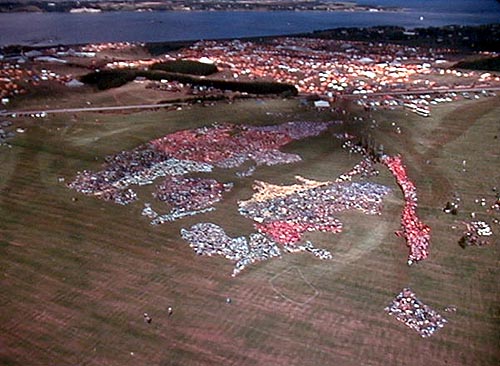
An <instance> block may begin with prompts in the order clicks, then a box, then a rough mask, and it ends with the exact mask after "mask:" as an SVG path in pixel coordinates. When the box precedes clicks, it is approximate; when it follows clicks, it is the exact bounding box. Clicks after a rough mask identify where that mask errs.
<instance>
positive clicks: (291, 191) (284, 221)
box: [238, 180, 390, 246]
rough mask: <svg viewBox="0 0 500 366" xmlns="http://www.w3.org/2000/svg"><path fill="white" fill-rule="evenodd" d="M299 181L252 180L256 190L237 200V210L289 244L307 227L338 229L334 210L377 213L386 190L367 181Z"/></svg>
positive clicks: (320, 229) (258, 227)
mask: <svg viewBox="0 0 500 366" xmlns="http://www.w3.org/2000/svg"><path fill="white" fill-rule="evenodd" d="M303 182H304V184H303V185H300V184H295V185H292V186H274V185H269V184H266V183H263V182H256V184H255V185H254V189H255V190H256V191H257V192H256V194H255V195H254V196H253V197H252V198H251V199H250V200H247V201H240V202H239V203H238V204H239V212H240V214H241V215H243V216H245V217H248V218H250V219H252V220H253V221H254V222H255V227H256V229H257V230H258V231H259V232H261V233H264V234H266V235H268V236H269V237H271V238H272V239H273V240H275V241H276V242H278V243H280V244H283V245H289V246H293V245H294V244H295V243H297V242H299V241H301V240H302V235H303V233H305V232H308V231H322V232H333V233H338V232H340V231H342V223H341V222H340V220H338V219H337V218H336V217H335V216H336V214H337V213H338V212H342V211H344V210H349V209H357V210H360V211H362V212H363V213H367V214H380V210H381V204H382V198H383V197H384V196H385V195H386V194H387V193H389V191H390V189H389V188H387V187H385V186H382V185H380V184H374V183H369V182H359V183H358V182H355V183H335V182H316V181H310V180H305V181H303Z"/></svg>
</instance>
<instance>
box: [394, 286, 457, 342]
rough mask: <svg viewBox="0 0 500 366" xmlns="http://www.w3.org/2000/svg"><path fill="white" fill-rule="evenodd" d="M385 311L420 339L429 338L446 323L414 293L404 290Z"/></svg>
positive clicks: (407, 289)
mask: <svg viewBox="0 0 500 366" xmlns="http://www.w3.org/2000/svg"><path fill="white" fill-rule="evenodd" d="M385 311H386V312H387V313H388V314H390V315H393V316H395V317H396V319H397V320H399V321H400V322H402V323H403V324H405V325H406V326H407V327H410V328H411V329H413V330H415V331H417V332H418V334H420V336H421V337H422V338H427V337H430V336H432V335H433V334H434V332H436V331H437V330H438V329H439V328H442V327H444V325H445V324H446V323H447V322H448V321H447V320H446V319H445V318H443V317H442V316H441V315H440V314H438V313H437V312H436V311H435V310H433V309H432V308H430V307H429V306H427V305H425V304H424V303H423V302H422V301H420V300H419V299H418V298H417V297H416V295H415V293H414V292H413V291H412V290H411V289H409V288H404V289H403V290H402V291H401V292H400V293H399V294H398V295H397V296H396V297H395V298H394V300H392V302H391V303H390V304H389V306H387V307H386V308H385Z"/></svg>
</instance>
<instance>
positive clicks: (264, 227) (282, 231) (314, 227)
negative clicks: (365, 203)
mask: <svg viewBox="0 0 500 366" xmlns="http://www.w3.org/2000/svg"><path fill="white" fill-rule="evenodd" d="M255 227H256V228H257V230H259V232H261V233H264V234H266V235H268V236H269V237H270V238H272V239H273V240H274V241H276V242H277V243H280V244H295V243H297V242H298V241H300V240H301V239H302V234H303V233H304V232H306V231H321V232H332V233H340V232H341V231H342V224H339V225H318V224H310V223H292V222H286V221H272V222H269V223H267V224H255Z"/></svg>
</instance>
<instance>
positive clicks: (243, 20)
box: [0, 0, 500, 46]
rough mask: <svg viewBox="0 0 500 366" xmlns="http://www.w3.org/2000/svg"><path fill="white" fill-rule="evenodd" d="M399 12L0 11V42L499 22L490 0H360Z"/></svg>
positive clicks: (159, 38)
mask: <svg viewBox="0 0 500 366" xmlns="http://www.w3.org/2000/svg"><path fill="white" fill-rule="evenodd" d="M358 2H359V3H360V4H370V5H381V6H394V7H401V8H404V10H403V11H401V12H397V13H395V12H321V11H304V12H294V11H277V12H257V11H244V12H243V11H242V12H235V11H223V12H209V11H202V12H169V11H164V12H103V13H96V14H70V13H8V14H0V46H5V45H11V44H23V45H50V44H80V43H95V42H111V41H112V42H118V41H130V42H160V41H177V40H198V39H220V38H238V37H253V36H268V35H284V34H294V33H301V32H310V31H313V30H321V29H330V28H338V27H370V26H376V25H397V26H403V27H406V28H416V27H429V26H443V25H449V24H457V25H479V24H489V23H499V22H500V3H499V2H498V1H496V0H476V1H470V0H469V1H467V0H455V1H444V0H432V1H430V0H407V1H402V0H363V1H358Z"/></svg>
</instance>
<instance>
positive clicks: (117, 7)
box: [0, 0, 400, 13]
mask: <svg viewBox="0 0 500 366" xmlns="http://www.w3.org/2000/svg"><path fill="white" fill-rule="evenodd" d="M398 10H400V9H399V8H394V7H381V6H371V5H359V4H357V3H355V2H351V1H329V0H248V1H230V0H159V1H146V0H144V1H141V0H138V1H126V0H105V1H97V0H89V1H76V0H69V1H68V0H52V1H41V0H0V13H15V12H60V13H65V12H67V13H100V12H104V11H138V12H143V11H370V12H380V11H398Z"/></svg>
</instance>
